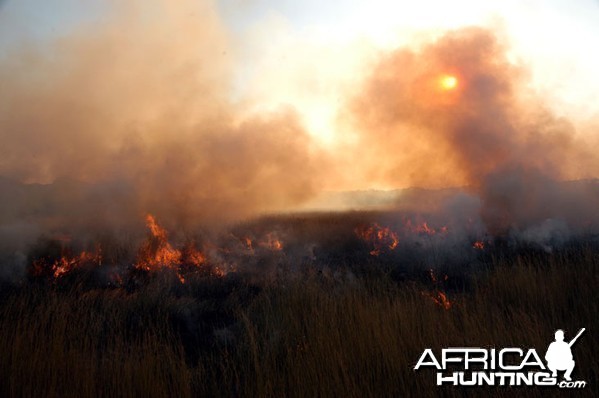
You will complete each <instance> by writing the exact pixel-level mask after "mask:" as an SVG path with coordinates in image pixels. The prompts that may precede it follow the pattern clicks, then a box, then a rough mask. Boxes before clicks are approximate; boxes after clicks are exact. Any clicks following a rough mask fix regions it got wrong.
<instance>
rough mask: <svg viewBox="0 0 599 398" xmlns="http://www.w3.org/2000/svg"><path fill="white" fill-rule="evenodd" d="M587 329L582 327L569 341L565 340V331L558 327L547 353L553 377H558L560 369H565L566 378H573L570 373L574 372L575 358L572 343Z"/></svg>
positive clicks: (568, 379)
mask: <svg viewBox="0 0 599 398" xmlns="http://www.w3.org/2000/svg"><path fill="white" fill-rule="evenodd" d="M584 331H585V328H582V329H580V331H579V332H578V334H577V335H576V337H574V338H573V339H572V340H571V341H570V342H569V343H566V342H565V341H564V331H563V330H561V329H558V330H557V331H556V332H555V341H554V342H553V343H551V344H549V348H547V354H545V359H546V360H547V367H548V368H549V370H551V372H552V374H551V375H552V376H553V377H557V371H558V370H565V371H566V373H564V379H566V380H567V381H570V380H572V378H571V377H570V375H571V374H572V370H574V365H575V362H574V358H573V357H572V349H571V347H572V345H574V343H575V342H576V340H577V339H578V338H579V337H580V335H581V334H582V333H583V332H584Z"/></svg>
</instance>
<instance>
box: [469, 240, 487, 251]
mask: <svg viewBox="0 0 599 398" xmlns="http://www.w3.org/2000/svg"><path fill="white" fill-rule="evenodd" d="M472 247H473V248H475V249H478V250H483V249H484V248H485V242H483V241H482V240H477V241H476V242H474V243H473V244H472Z"/></svg>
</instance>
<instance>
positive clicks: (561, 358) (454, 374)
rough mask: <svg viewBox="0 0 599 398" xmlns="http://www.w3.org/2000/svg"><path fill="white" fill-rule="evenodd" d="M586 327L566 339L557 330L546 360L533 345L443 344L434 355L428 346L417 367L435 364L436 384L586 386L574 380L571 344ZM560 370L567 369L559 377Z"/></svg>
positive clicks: (561, 332)
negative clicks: (460, 345) (520, 346)
mask: <svg viewBox="0 0 599 398" xmlns="http://www.w3.org/2000/svg"><path fill="white" fill-rule="evenodd" d="M584 331H585V329H584V328H582V329H580V331H579V332H578V334H577V335H576V336H575V337H574V338H573V339H572V340H570V342H566V341H564V331H563V330H561V329H558V330H556V331H555V334H554V336H555V341H553V342H552V343H551V344H549V347H548V348H547V352H546V354H545V361H546V363H545V362H544V361H543V360H542V359H541V357H540V356H539V354H537V351H536V350H535V349H534V348H528V349H523V348H518V347H505V348H480V347H459V348H458V347H452V348H443V349H442V350H441V353H440V354H437V355H435V353H434V352H433V350H432V349H431V348H426V349H425V350H424V352H423V353H422V355H420V358H419V359H418V362H417V363H416V366H415V367H414V370H419V369H420V368H426V367H428V368H435V369H436V370H437V374H436V379H437V386H442V385H454V386H510V387H511V386H520V387H525V386H545V387H551V386H553V387H559V388H584V387H586V384H587V383H586V381H584V380H576V381H572V377H571V376H572V371H573V370H574V366H575V365H576V362H575V361H574V357H573V356H572V346H573V345H574V343H575V342H576V341H577V340H578V338H579V337H580V336H581V335H582V333H583V332H584ZM558 372H564V375H563V380H561V381H560V380H559V379H560V377H559V375H558Z"/></svg>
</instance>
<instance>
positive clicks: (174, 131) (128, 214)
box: [0, 0, 599, 273]
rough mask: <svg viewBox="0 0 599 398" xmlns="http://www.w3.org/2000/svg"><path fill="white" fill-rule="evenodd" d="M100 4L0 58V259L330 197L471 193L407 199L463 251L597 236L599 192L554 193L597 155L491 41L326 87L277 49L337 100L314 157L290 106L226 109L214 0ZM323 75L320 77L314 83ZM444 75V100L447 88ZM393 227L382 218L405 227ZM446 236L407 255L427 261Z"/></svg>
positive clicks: (451, 44) (382, 66) (229, 60)
mask: <svg viewBox="0 0 599 398" xmlns="http://www.w3.org/2000/svg"><path fill="white" fill-rule="evenodd" d="M109 4H110V6H111V7H112V9H111V11H110V12H106V14H105V16H104V17H103V18H102V19H101V20H99V21H98V22H96V23H95V24H92V25H89V24H88V25H85V26H81V27H78V28H76V29H75V30H74V31H72V32H70V33H68V34H66V35H65V36H64V37H62V38H59V39H57V40H54V41H52V42H51V43H48V42H44V43H43V44H40V45H36V44H34V43H35V42H31V43H28V44H25V45H20V46H19V47H15V48H13V49H12V51H7V52H4V53H3V54H2V56H1V58H0V81H1V82H2V89H1V90H0V141H1V142H2V147H1V149H0V151H1V152H0V155H1V156H0V176H1V177H2V178H0V200H1V203H2V205H3V206H2V208H0V245H1V246H0V257H1V258H0V260H2V262H3V263H10V264H12V266H13V268H22V267H23V265H24V264H25V263H26V261H27V254H26V253H27V250H28V248H30V247H31V246H32V245H33V244H34V242H35V241H36V239H37V238H38V237H39V236H40V235H41V234H44V233H46V234H48V233H49V234H50V235H51V236H56V235H57V234H59V233H70V234H72V235H73V236H77V239H79V240H82V241H83V240H85V239H86V238H87V237H89V238H90V239H91V240H93V239H95V236H93V235H94V233H95V232H97V231H98V230H100V229H99V228H98V227H106V226H110V227H112V228H115V230H126V229H127V227H130V226H132V225H133V226H136V227H139V229H140V230H141V229H142V228H143V219H144V216H145V214H147V213H152V214H155V215H156V217H157V219H159V220H161V223H163V224H164V226H165V228H166V229H167V230H169V231H170V230H175V231H177V230H179V231H180V230H185V228H186V227H195V226H196V225H198V224H202V223H203V224H208V225H211V226H214V225H218V224H221V223H224V222H229V221H237V220H240V219H247V218H251V217H253V216H255V215H258V214H262V213H268V212H277V211H286V210H290V209H297V208H298V206H300V205H302V204H305V203H306V201H308V200H309V199H314V197H316V196H317V194H319V193H321V192H322V191H323V189H324V188H326V187H338V186H343V187H344V188H347V189H357V188H362V187H368V188H373V187H379V186H385V187H395V188H398V187H408V186H411V187H423V188H444V187H466V188H465V189H464V190H465V191H466V192H457V191H449V190H448V191H446V192H437V193H435V194H434V195H433V193H431V191H426V190H413V191H412V193H408V194H407V196H406V198H404V199H405V200H409V202H410V208H409V211H410V212H416V213H417V212H421V213H428V214H429V215H430V214H431V213H432V212H433V208H434V206H431V203H432V204H436V202H437V200H436V199H435V198H445V199H447V198H449V199H447V200H445V199H443V200H442V201H441V199H440V200H439V202H443V203H439V206H438V207H439V212H440V213H441V215H439V214H437V215H434V216H435V217H436V218H437V219H436V220H434V221H438V224H439V225H438V226H441V225H442V224H447V227H448V228H449V231H457V232H456V236H457V235H459V236H457V237H456V239H455V240H449V239H446V241H448V243H447V244H446V245H447V247H451V250H453V247H460V248H462V247H467V248H468V249H469V250H470V249H472V247H471V245H472V242H471V240H472V238H475V237H476V238H478V237H481V236H484V235H485V234H487V233H488V234H491V235H494V236H497V235H505V234H508V233H517V234H519V236H520V238H521V239H522V240H523V241H525V242H537V243H539V244H541V245H543V247H550V246H551V245H552V244H554V243H555V242H558V243H559V242H565V241H566V240H567V237H568V235H569V234H571V233H573V232H577V231H578V230H581V229H584V228H587V227H589V226H594V227H596V226H597V225H599V219H598V217H599V215H597V212H596V211H595V209H596V208H597V207H598V206H599V195H598V191H597V185H596V184H595V183H593V182H592V181H586V182H585V181H581V182H576V183H563V182H561V181H563V180H576V179H582V178H592V177H597V176H596V174H594V173H596V170H599V160H598V158H597V156H596V155H595V154H596V153H597V149H599V148H597V143H596V142H592V141H591V140H590V139H589V137H588V136H586V135H583V134H581V133H579V132H578V131H577V130H576V128H575V127H574V125H573V124H572V123H570V122H569V121H568V120H566V119H564V118H562V117H558V116H556V115H554V114H553V113H552V112H551V111H550V110H549V109H548V108H547V107H545V106H544V105H543V101H542V98H539V97H538V96H536V95H535V93H534V91H533V90H532V89H531V88H530V87H529V86H528V82H529V77H530V76H529V75H528V72H527V70H526V68H525V67H523V66H520V65H518V64H517V63H515V62H513V61H512V60H511V59H510V57H509V56H508V55H509V48H508V47H507V46H506V45H505V44H504V43H502V42H501V40H500V38H498V37H497V36H496V35H495V34H494V33H493V32H491V31H489V30H486V29H483V28H467V29H460V30H456V31H451V32H448V33H446V34H444V35H442V36H439V37H438V38H436V39H435V40H432V41H430V42H426V43H423V44H421V45H419V46H415V47H413V48H400V49H397V50H395V51H391V52H384V53H382V54H381V55H380V57H379V58H378V59H377V60H376V61H375V62H374V63H373V64H370V63H369V69H364V70H362V69H360V67H358V66H356V65H357V64H356V65H354V64H352V68H354V67H355V68H356V73H355V76H361V77H362V78H357V77H356V78H352V79H349V78H348V77H347V76H348V71H347V68H346V69H343V66H340V67H339V68H340V70H341V69H343V73H340V75H342V76H343V77H340V78H339V79H340V80H339V81H336V82H330V84H328V83H329V82H328V78H331V79H333V78H334V75H335V74H334V73H332V72H331V69H334V67H335V65H326V68H324V66H323V67H321V65H320V64H319V63H318V62H319V60H320V59H327V60H330V59H331V58H333V57H331V56H329V57H328V58H327V57H323V58H320V57H319V56H318V53H319V51H322V50H323V49H322V48H319V49H317V50H314V51H304V50H305V49H296V48H292V49H289V51H290V52H294V53H296V54H299V55H302V56H303V55H304V54H308V55H309V56H307V57H306V59H307V60H308V61H306V60H304V63H305V64H307V65H309V68H308V69H307V72H306V75H310V76H307V77H309V78H307V77H306V76H302V74H303V69H302V68H303V67H302V66H297V68H291V69H293V71H292V73H291V75H292V76H294V77H297V78H298V79H299V80H298V81H302V82H303V81H306V82H309V81H312V80H313V81H318V82H319V84H315V86H319V85H320V81H321V80H323V81H325V80H327V82H326V83H327V84H326V85H325V86H326V90H324V91H326V92H327V93H328V95H329V96H330V98H334V101H335V104H338V103H342V104H343V105H341V111H340V115H339V123H338V125H337V126H336V127H337V128H338V131H340V132H343V133H344V134H345V133H347V134H346V135H344V136H341V133H336V134H335V133H331V134H329V136H330V137H335V139H334V140H333V139H332V140H330V141H331V142H327V143H326V144H323V143H322V142H321V141H318V140H314V138H313V137H314V135H313V134H309V133H310V132H308V131H306V129H305V127H304V125H303V124H304V122H305V120H308V119H309V117H306V115H301V114H300V113H299V112H298V111H297V110H295V109H294V108H293V107H291V106H288V107H281V108H278V110H274V111H273V110H269V111H264V109H272V107H271V106H268V107H261V106H260V105H261V104H253V103H250V104H248V103H244V102H243V101H241V100H239V101H235V100H234V98H236V97H237V94H239V93H237V92H236V90H238V89H239V87H236V86H235V79H236V78H239V76H248V75H249V73H241V74H240V73H239V69H240V68H241V69H243V66H240V65H239V64H240V59H239V58H237V54H236V50H237V49H238V43H235V39H234V38H233V37H231V36H230V34H229V32H227V29H226V28H225V26H224V25H223V23H222V21H221V20H220V17H219V15H218V12H217V7H216V5H215V3H214V2H211V1H199V2H196V1H191V0H186V1H183V2H177V5H176V6H174V5H171V4H170V3H169V2H167V1H166V0H155V1H152V2H147V1H141V0H140V1H133V2H127V3H126V4H125V3H123V2H110V3H109ZM363 45H364V44H363V43H361V44H360V46H363ZM350 47H351V46H350ZM324 50H326V49H324ZM339 51H340V52H342V51H341V50H339ZM344 51H345V50H344ZM347 51H351V49H348V50H347ZM364 53H368V54H372V52H371V51H367V52H364ZM335 54H336V53H335ZM342 59H346V58H344V57H339V60H342ZM347 59H352V58H351V57H347ZM338 62H340V63H341V61H338ZM277 65H278V63H277ZM302 65H303V64H302ZM324 69H326V73H324V72H323V73H324V76H326V77H327V78H326V79H323V78H322V76H321V80H319V79H317V78H314V79H312V76H311V74H314V73H318V71H319V70H324ZM298 70H299V71H298ZM242 72H243V71H242ZM245 72H248V71H245ZM281 75H283V76H284V75H285V71H281ZM450 76H451V77H453V78H455V79H456V85H455V87H453V86H452V85H449V86H445V87H444V86H443V79H444V78H447V77H450ZM301 77H306V79H305V80H304V79H301ZM278 79H280V77H277V79H274V80H275V81H277V82H278V81H279V80H278ZM283 80H284V79H283ZM267 81H269V79H268V77H265V79H264V82H267ZM356 81H359V83H358V84H355V82H356ZM261 83H262V82H261V81H256V82H252V83H251V84H245V86H247V87H256V86H260V85H261ZM342 83H344V84H342ZM263 84H264V87H266V90H267V91H268V90H269V88H270V87H271V86H269V85H268V84H266V83H263ZM354 84H355V85H354ZM348 86H349V87H348ZM304 89H305V91H311V90H312V86H310V85H306V88H304ZM335 90H338V92H335V93H334V95H333V94H331V91H335ZM291 91H292V92H293V90H291ZM258 97H260V96H258ZM247 98H252V95H251V93H250V95H248V97H247ZM306 98H308V99H306ZM310 98H312V97H310V96H306V97H305V98H303V99H298V101H299V102H298V103H301V102H302V101H305V102H310V100H309V99H310ZM324 102H326V101H323V103H324ZM303 105H304V107H303V108H304V109H316V110H317V108H319V106H320V103H319V102H318V101H316V104H315V105H314V104H310V106H308V105H306V104H303ZM327 106H329V107H332V106H333V105H331V104H330V103H327ZM335 106H338V105H335ZM300 108H301V107H300ZM256 110H258V111H256ZM329 110H330V109H328V108H327V112H328V111H329ZM251 111H253V113H252V112H251ZM327 112H324V113H325V114H326V113H327ZM317 116H319V114H318V112H317ZM316 119H319V118H318V117H316ZM328 124H329V123H328V122H327V123H323V125H328ZM312 133H313V132H312ZM327 141H328V140H327ZM322 145H328V147H327V148H326V150H325V149H324V148H323V147H322ZM24 183H26V184H24ZM456 192H457V193H456ZM387 194H388V195H386V196H385V197H384V198H383V199H384V200H382V201H381V200H380V199H381V196H380V195H378V194H377V193H376V192H374V193H372V195H371V193H368V192H367V193H363V192H362V193H353V194H352V193H349V194H348V195H350V196H351V198H349V199H351V200H349V199H348V198H346V197H345V196H344V194H341V195H338V196H335V195H334V194H333V195H331V197H333V198H335V197H336V198H337V200H338V203H350V204H352V206H353V203H359V204H360V205H361V206H362V207H365V208H367V207H368V205H369V204H371V202H377V198H378V201H379V202H383V203H385V204H386V205H388V204H389V203H392V202H393V197H392V196H393V195H391V194H389V193H387ZM435 195H437V196H435ZM427 196H428V197H427ZM348 207H351V206H348ZM403 210H404V211H407V210H406V208H404V209H403ZM397 214H399V213H397ZM397 214H396V216H397ZM404 216H405V215H402V216H397V217H399V218H397V219H396V220H395V221H394V222H395V223H396V224H397V225H398V226H399V225H403V224H402V223H403V222H404V221H405V220H403V217H404ZM433 218H434V217H433ZM400 219H401V220H402V221H401V222H400V221H399V220H400ZM407 219H411V216H410V217H407ZM423 221H426V220H423ZM332 224H334V223H332ZM121 227H122V228H121ZM402 228H403V227H402ZM353 230H354V229H353V226H352V227H351V228H349V229H348V231H349V236H350V238H351V239H354V240H355V237H354V234H353V232H352V231H353ZM269 232H272V231H266V232H264V233H263V234H262V235H264V236H268V233H269ZM346 232H347V231H346ZM86 234H88V236H86ZM225 235H226V234H225ZM288 235H289V236H291V237H289V236H288V237H287V238H288V239H291V240H293V239H294V238H293V236H292V235H293V233H292V232H289V234H288ZM342 236H345V237H347V236H348V235H347V234H346V235H342ZM239 237H241V234H239ZM444 237H445V234H438V235H437V236H436V237H435V238H430V237H429V235H428V234H426V236H423V237H420V238H422V239H420V240H422V241H424V243H423V242H420V241H419V239H416V238H414V239H412V240H410V239H407V240H406V245H408V244H411V243H410V242H412V241H417V242H416V246H418V245H419V246H421V247H426V248H428V247H429V246H427V245H428V244H429V243H430V242H433V241H434V242H436V241H437V240H439V241H440V240H441V239H445V238H444ZM119 238H120V237H119ZM303 238H306V237H305V236H304V237H303ZM303 238H302V239H303ZM351 239H349V240H348V241H349V242H350V243H351ZM128 240H129V241H131V240H135V239H134V238H133V239H132V238H131V237H127V236H125V237H124V238H123V241H128ZM233 240H234V241H235V242H236V244H237V245H239V242H241V241H240V240H239V239H238V238H235V239H233ZM297 240H298V241H299V240H300V239H299V238H297ZM304 240H305V242H304V241H302V242H299V243H297V247H299V248H301V250H299V249H298V251H301V252H302V253H303V252H309V253H310V254H309V255H306V256H305V257H306V258H312V257H315V254H314V253H317V252H319V250H321V252H322V251H324V249H321V248H320V247H318V250H316V249H314V242H313V241H312V240H311V238H309V237H308V238H306V239H304ZM340 240H342V239H340ZM456 242H459V244H458V243H456ZM344 244H345V243H343V244H339V245H338V246H339V247H345V246H344ZM133 245H134V243H133ZM215 247H216V246H215ZM307 247H310V248H311V249H309V250H308V249H306V248H307ZM214 250H216V249H214ZM214 250H213V251H214ZM244 250H245V249H244ZM292 251H293V250H292V249H289V251H288V253H291V252H292ZM449 251H450V249H448V250H447V252H448V253H449ZM416 252H418V253H420V252H419V251H414V253H416ZM216 253H217V254H214V255H213V257H219V256H221V253H220V252H218V250H216ZM431 253H433V252H432V251H431ZM473 253H476V252H471V253H470V256H474V255H475V254H473ZM317 254H318V253H317ZM325 257H326V256H325ZM456 262H457V260H456ZM5 269H7V268H6V267H5ZM6 272H8V273H12V271H6Z"/></svg>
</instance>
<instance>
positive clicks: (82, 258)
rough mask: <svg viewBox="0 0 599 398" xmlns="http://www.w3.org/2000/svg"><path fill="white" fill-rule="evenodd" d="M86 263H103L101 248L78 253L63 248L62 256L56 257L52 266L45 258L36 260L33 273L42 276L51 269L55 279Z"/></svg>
mask: <svg viewBox="0 0 599 398" xmlns="http://www.w3.org/2000/svg"><path fill="white" fill-rule="evenodd" d="M86 264H89V265H92V264H93V265H101V264H102V253H101V251H100V249H99V248H96V251H95V252H88V251H82V252H81V253H79V254H78V255H73V254H71V253H68V252H67V251H66V250H63V253H62V255H61V256H60V258H58V259H56V260H55V261H54V262H53V263H52V264H51V265H50V266H48V263H47V262H46V260H45V259H38V260H34V261H33V264H32V266H33V270H32V275H33V276H41V275H44V274H46V272H48V271H49V273H50V274H51V275H52V277H53V278H54V279H59V278H61V277H63V276H64V275H66V274H68V273H70V272H72V271H73V270H75V269H77V268H81V267H82V266H84V265H86Z"/></svg>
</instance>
